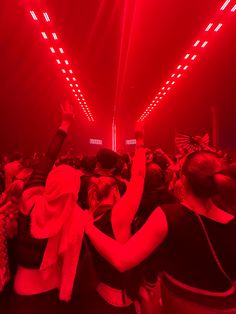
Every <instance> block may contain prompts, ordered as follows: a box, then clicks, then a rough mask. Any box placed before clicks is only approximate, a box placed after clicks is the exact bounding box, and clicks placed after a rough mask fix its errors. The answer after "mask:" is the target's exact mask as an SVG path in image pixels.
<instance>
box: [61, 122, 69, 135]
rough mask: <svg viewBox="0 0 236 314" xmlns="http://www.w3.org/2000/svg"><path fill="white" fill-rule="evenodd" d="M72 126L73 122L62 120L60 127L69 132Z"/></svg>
mask: <svg viewBox="0 0 236 314" xmlns="http://www.w3.org/2000/svg"><path fill="white" fill-rule="evenodd" d="M70 126H71V122H69V121H62V123H61V125H60V127H59V129H60V130H62V131H64V132H66V133H67V132H68V131H69V128H70Z"/></svg>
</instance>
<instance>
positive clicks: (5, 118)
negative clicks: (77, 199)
mask: <svg viewBox="0 0 236 314" xmlns="http://www.w3.org/2000/svg"><path fill="white" fill-rule="evenodd" d="M222 3H223V1H220V0H211V1H206V0H191V1H188V0H165V1H157V0H86V1H84V0H83V1H82V0H60V1H58V0H45V1H39V0H37V1H33V0H32V1H17V0H2V1H1V9H0V45H1V50H0V55H1V77H0V80H1V85H0V95H1V107H0V132H1V138H0V145H1V147H0V152H4V151H11V150H15V149H20V150H23V151H25V152H31V151H33V150H43V149H45V146H46V145H47V143H48V139H49V138H50V136H52V134H53V132H54V131H55V129H56V127H57V125H58V123H59V120H60V109H59V108H60V106H59V104H60V102H62V101H63V100H64V99H65V98H68V97H70V96H69V95H70V91H69V90H68V89H67V88H66V86H65V83H64V80H63V78H62V76H61V74H60V73H59V72H58V69H57V65H56V64H55V62H54V60H53V58H52V55H51V54H50V52H49V50H48V47H47V46H46V45H45V42H44V40H43V39H42V37H41V35H40V29H39V28H38V27H37V25H36V24H35V23H34V22H33V20H32V18H31V16H30V14H29V12H28V8H29V4H30V5H31V7H32V8H34V6H37V7H41V8H45V10H47V11H48V12H49V14H50V16H51V17H52V19H53V23H54V27H55V30H56V32H57V33H58V34H59V35H60V37H61V39H62V41H63V46H64V48H65V50H66V54H67V56H68V58H69V59H70V60H71V61H72V64H73V68H74V69H75V70H76V72H77V73H78V74H79V78H80V84H81V86H82V90H83V91H84V94H85V96H86V100H87V102H88V105H89V107H90V109H91V111H92V112H93V116H94V118H95V123H93V124H91V123H89V122H88V121H86V117H85V116H84V114H83V112H82V111H80V110H79V109H78V110H79V111H78V112H79V114H78V116H77V120H76V123H75V125H74V127H73V130H72V131H71V135H70V138H69V141H68V143H69V144H67V145H73V146H75V147H76V150H84V149H86V150H87V148H88V147H87V146H88V145H87V143H88V139H89V137H93V138H102V139H103V140H104V142H105V144H106V145H107V146H109V145H111V144H110V143H111V124H112V119H113V117H114V116H115V118H116V121H117V130H118V148H119V147H122V146H123V143H124V139H126V138H132V136H133V135H132V129H133V127H134V123H135V121H136V120H137V118H138V117H139V116H140V114H141V113H142V111H143V110H144V109H145V107H146V105H147V104H148V103H149V102H150V101H151V100H152V98H153V97H154V96H155V92H156V91H157V90H158V89H159V87H160V86H161V84H162V82H163V81H164V80H165V79H166V78H167V76H168V75H169V74H170V72H171V71H172V69H173V68H174V67H175V66H176V65H177V63H178V61H179V60H180V59H181V58H182V56H183V54H184V53H185V52H186V50H187V49H188V47H189V46H190V45H191V44H192V43H193V40H194V39H195V38H196V36H198V34H200V33H201V32H202V31H203V29H204V27H205V26H206V25H207V24H208V23H209V20H210V18H211V17H212V16H214V14H215V12H216V11H217V9H219V7H220V6H221V5H222ZM235 78H236V14H234V16H233V14H232V17H228V18H227V19H226V20H225V24H224V28H223V29H222V31H221V32H219V34H218V35H217V36H215V37H214V39H213V40H212V41H211V43H210V44H209V47H207V49H205V51H204V52H203V53H202V55H201V56H200V57H199V59H198V60H197V62H196V64H195V65H194V66H193V67H192V69H191V71H189V73H188V74H187V75H186V77H185V78H183V79H182V80H181V81H180V82H179V83H178V84H177V85H176V87H175V89H173V91H172V92H171V94H170V95H169V96H168V97H167V98H166V99H165V101H163V103H162V105H161V106H160V108H158V109H157V110H156V111H155V112H153V113H152V114H151V115H150V117H149V118H148V119H147V122H146V131H147V143H148V144H149V145H150V146H154V145H162V146H163V147H164V148H165V149H167V150H173V143H174V132H175V131H176V130H177V131H182V132H187V133H191V134H203V133H204V132H209V133H211V107H212V106H215V107H216V108H217V110H218V113H219V143H220V145H221V146H223V147H225V148H232V147H236V139H235V138H236V136H235V133H236V127H235V123H234V120H235V116H236V109H235V105H236V93H235V81H236V80H235Z"/></svg>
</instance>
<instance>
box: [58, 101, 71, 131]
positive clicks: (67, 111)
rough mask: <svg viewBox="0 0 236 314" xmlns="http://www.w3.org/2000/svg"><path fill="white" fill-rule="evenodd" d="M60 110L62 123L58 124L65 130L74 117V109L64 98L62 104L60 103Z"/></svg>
mask: <svg viewBox="0 0 236 314" xmlns="http://www.w3.org/2000/svg"><path fill="white" fill-rule="evenodd" d="M61 111H62V124H61V126H60V129H62V130H64V131H65V132H67V131H68V129H69V127H70V125H71V123H72V122H73V120H74V117H75V113H74V109H73V106H72V105H71V104H70V103H69V101H68V100H66V101H65V102H64V103H63V104H61Z"/></svg>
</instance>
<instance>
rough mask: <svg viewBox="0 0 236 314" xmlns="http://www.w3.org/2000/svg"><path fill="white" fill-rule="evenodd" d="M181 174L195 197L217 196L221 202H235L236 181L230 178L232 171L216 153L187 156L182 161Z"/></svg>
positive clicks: (203, 152) (204, 152)
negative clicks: (227, 200)
mask: <svg viewBox="0 0 236 314" xmlns="http://www.w3.org/2000/svg"><path fill="white" fill-rule="evenodd" d="M182 174H183V175H185V177H186V178H187V182H188V184H189V187H190V189H191V191H192V192H193V193H194V194H195V195H196V196H197V197H200V198H209V197H214V196H216V195H218V196H219V197H220V198H222V200H223V199H225V200H226V199H229V201H234V202H236V200H235V191H236V180H235V179H234V178H233V176H232V170H230V166H229V165H227V164H225V163H224V162H223V160H222V159H221V158H219V157H218V156H217V154H216V153H214V152H209V151H202V152H194V153H192V154H189V155H188V156H187V157H186V159H185V161H184V164H183V167H182Z"/></svg>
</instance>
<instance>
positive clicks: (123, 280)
mask: <svg viewBox="0 0 236 314" xmlns="http://www.w3.org/2000/svg"><path fill="white" fill-rule="evenodd" d="M94 224H95V226H96V227H97V228H98V229H99V230H101V231H102V232H103V233H105V234H106V235H108V236H110V237H112V238H113V239H115V236H114V233H113V230H112V225H111V209H110V210H107V211H106V212H105V213H104V214H102V215H101V216H100V217H99V218H98V219H97V220H96V222H95V223H94ZM89 244H90V247H91V250H92V252H93V260H94V266H95V269H96V272H97V274H98V277H99V280H100V281H102V282H103V283H105V284H107V285H108V286H110V287H112V288H115V289H120V290H123V291H126V293H127V295H128V296H129V297H130V298H135V297H136V295H137V293H138V287H139V285H138V284H139V281H138V282H137V278H138V277H139V275H140V274H139V273H140V268H139V267H137V268H134V269H132V270H129V271H126V272H124V273H120V272H119V271H118V270H116V269H115V268H114V267H113V266H112V265H111V264H110V263H109V262H108V261H107V260H106V259H104V258H103V257H102V256H101V255H100V254H99V253H98V252H97V251H96V249H95V248H94V247H93V246H92V244H91V243H89Z"/></svg>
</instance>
